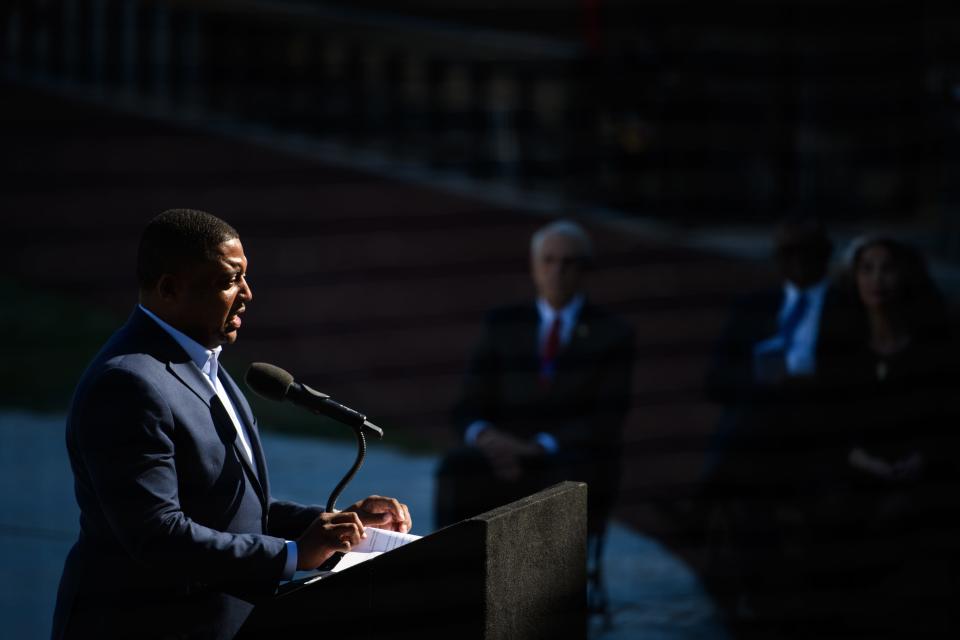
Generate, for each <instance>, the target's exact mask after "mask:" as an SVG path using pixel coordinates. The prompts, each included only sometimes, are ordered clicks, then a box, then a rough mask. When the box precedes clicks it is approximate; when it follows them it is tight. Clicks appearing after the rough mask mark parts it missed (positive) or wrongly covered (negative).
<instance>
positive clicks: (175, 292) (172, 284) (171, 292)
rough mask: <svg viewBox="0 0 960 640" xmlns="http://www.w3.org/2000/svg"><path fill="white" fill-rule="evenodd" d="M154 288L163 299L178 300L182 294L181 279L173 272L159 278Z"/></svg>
mask: <svg viewBox="0 0 960 640" xmlns="http://www.w3.org/2000/svg"><path fill="white" fill-rule="evenodd" d="M154 290H155V291H156V292H157V295H158V296H160V299H161V300H164V301H172V300H176V299H177V297H178V296H179V295H180V280H179V279H178V278H177V277H176V276H175V275H173V274H171V273H165V274H163V275H162V276H160V279H159V280H157V286H156V287H155V289H154Z"/></svg>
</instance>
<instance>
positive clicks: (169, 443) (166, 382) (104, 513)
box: [53, 309, 322, 638]
mask: <svg viewBox="0 0 960 640" xmlns="http://www.w3.org/2000/svg"><path fill="white" fill-rule="evenodd" d="M219 376H220V381H221V383H222V385H223V386H224V388H225V389H226V391H227V393H228V394H229V396H230V398H231V399H232V400H233V404H234V406H235V407H236V409H237V413H238V417H239V419H240V420H241V421H242V422H243V423H244V425H243V426H244V427H245V429H246V431H247V434H248V436H249V440H250V445H251V448H252V450H253V454H254V464H250V463H249V462H248V460H247V458H246V457H245V455H244V454H243V452H242V450H241V448H240V446H241V445H240V443H239V442H238V441H237V432H236V429H235V428H234V425H233V423H232V421H231V420H230V417H229V416H228V415H227V413H226V410H225V409H224V407H223V404H222V403H221V402H220V399H219V398H218V397H217V396H216V394H215V393H214V392H213V389H212V388H211V386H210V385H209V384H208V382H207V381H206V380H205V379H204V374H203V373H202V372H201V371H200V369H199V368H198V367H197V366H196V365H195V364H194V363H193V361H191V360H190V358H189V357H188V356H187V354H186V353H185V352H184V351H183V349H182V348H181V347H180V346H179V345H178V344H177V343H176V342H175V341H174V340H173V339H172V338H171V337H170V336H169V335H168V334H167V333H166V332H165V331H164V330H163V329H161V328H160V326H159V325H157V324H156V322H154V321H153V320H152V319H150V318H149V317H147V316H146V315H145V314H144V313H143V312H142V311H140V310H139V309H137V310H135V311H134V313H133V315H132V316H131V317H130V319H129V320H128V321H127V323H126V324H125V325H124V326H123V327H122V328H121V329H120V330H119V331H118V332H117V333H116V334H114V335H113V337H112V338H111V339H110V340H109V341H108V342H107V344H106V345H105V346H104V348H103V349H102V350H101V351H100V353H99V354H98V355H97V356H96V358H95V359H94V361H93V362H92V363H91V365H90V366H89V368H88V369H87V371H86V372H85V373H84V375H83V377H82V378H81V380H80V383H79V385H78V387H77V390H76V393H75V395H74V399H73V402H72V406H71V408H70V413H69V416H68V418H67V432H66V439H67V451H68V453H69V457H70V464H71V467H72V470H73V474H74V479H75V492H76V498H77V502H78V504H79V506H80V536H79V538H78V540H77V542H76V544H75V545H74V546H73V548H72V549H71V551H70V553H69V555H68V557H67V560H66V563H65V566H64V570H63V576H62V578H61V582H60V589H59V593H58V597H57V608H56V613H55V615H54V625H53V637H54V638H117V637H124V638H126V637H138V638H142V637H148V638H161V637H162V638H231V637H233V636H234V635H235V633H236V632H237V630H238V629H239V628H240V626H241V625H242V624H243V622H244V620H245V619H246V617H247V615H248V614H249V613H250V611H251V610H252V608H253V604H252V603H253V602H254V601H255V600H256V598H257V597H262V596H267V595H270V594H271V593H273V591H274V590H275V588H276V586H277V584H278V581H279V579H280V576H281V573H282V570H283V565H284V561H285V558H286V551H285V544H284V539H285V538H286V539H293V538H296V537H298V536H299V535H300V534H301V533H302V532H303V531H304V530H305V529H306V527H307V526H308V525H309V524H310V523H311V522H312V521H313V519H314V518H315V517H316V516H317V515H318V514H319V513H321V511H322V509H320V508H319V507H304V506H301V505H296V504H293V503H288V502H280V501H274V500H272V499H271V498H270V487H269V482H268V478H267V468H266V462H265V460H264V457H263V451H262V449H261V447H260V439H259V436H258V434H257V425H256V420H255V419H254V417H253V414H252V413H251V411H250V406H249V405H248V404H247V401H246V400H245V399H244V397H243V394H242V393H241V392H240V389H239V388H238V387H237V385H236V383H234V381H233V380H232V379H231V378H230V376H229V375H228V374H227V372H226V371H225V370H224V369H223V368H222V367H221V368H220V373H219Z"/></svg>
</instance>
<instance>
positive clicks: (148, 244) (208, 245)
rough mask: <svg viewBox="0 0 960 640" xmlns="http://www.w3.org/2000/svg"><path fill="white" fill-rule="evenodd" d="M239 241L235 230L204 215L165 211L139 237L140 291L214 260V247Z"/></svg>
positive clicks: (138, 269)
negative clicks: (175, 274)
mask: <svg viewBox="0 0 960 640" xmlns="http://www.w3.org/2000/svg"><path fill="white" fill-rule="evenodd" d="M239 237H240V234H238V233H237V230H236V229H234V228H233V227H231V226H230V225H229V224H227V223H226V222H224V221H223V220H221V219H220V218H218V217H216V216H214V215H211V214H209V213H206V212H204V211H197V210H195V209H169V210H167V211H164V212H163V213H161V214H160V215H158V216H157V217H156V218H154V219H153V220H151V221H150V222H149V224H147V228H146V229H144V230H143V235H142V236H140V248H139V250H138V251H137V281H138V282H139V283H140V289H141V291H148V290H150V289H152V288H153V287H154V286H156V284H157V282H158V281H159V280H160V276H162V275H163V274H165V273H176V272H177V271H179V270H181V269H183V268H184V267H186V266H190V265H192V264H197V263H201V262H204V261H207V260H215V259H216V257H217V255H218V252H217V247H219V246H220V245H221V244H222V243H224V242H226V241H228V240H233V239H234V238H239Z"/></svg>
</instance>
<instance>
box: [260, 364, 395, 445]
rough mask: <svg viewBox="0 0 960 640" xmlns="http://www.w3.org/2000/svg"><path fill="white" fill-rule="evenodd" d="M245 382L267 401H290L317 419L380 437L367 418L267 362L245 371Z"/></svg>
mask: <svg viewBox="0 0 960 640" xmlns="http://www.w3.org/2000/svg"><path fill="white" fill-rule="evenodd" d="M245 379H246V381H247V386H248V387H250V388H251V389H252V390H253V391H254V392H255V393H256V394H257V395H259V396H261V397H264V398H266V399H267V400H275V401H277V402H280V401H282V400H289V401H290V402H292V403H293V404H295V405H298V406H300V407H303V408H304V409H306V410H308V411H312V412H313V413H316V414H318V415H322V416H327V417H328V418H332V419H334V420H336V421H337V422H342V423H343V424H345V425H349V426H351V427H353V428H354V429H358V430H363V429H366V430H367V431H369V432H372V433H375V434H376V435H377V437H378V438H382V437H383V429H381V428H380V427H378V426H377V425H375V424H373V423H372V422H370V421H369V420H367V416H365V415H363V414H362V413H360V412H359V411H354V410H353V409H351V408H350V407H347V406H345V405H342V404H340V403H339V402H337V401H336V400H334V399H333V398H331V397H330V396H328V395H327V394H325V393H320V392H319V391H317V390H316V389H311V388H310V387H308V386H307V385H305V384H301V383H299V382H297V381H296V380H294V379H293V376H292V375H291V374H289V373H288V372H286V371H284V370H283V369H281V368H280V367H277V366H274V365H272V364H267V363H266V362H254V363H253V364H251V365H250V367H249V368H248V369H247V375H246V377H245Z"/></svg>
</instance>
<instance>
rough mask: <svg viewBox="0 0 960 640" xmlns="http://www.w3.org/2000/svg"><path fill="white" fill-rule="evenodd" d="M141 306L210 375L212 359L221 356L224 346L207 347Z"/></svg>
mask: <svg viewBox="0 0 960 640" xmlns="http://www.w3.org/2000/svg"><path fill="white" fill-rule="evenodd" d="M137 306H138V307H140V310H141V311H143V312H144V313H145V314H147V316H149V317H150V318H151V319H152V320H153V321H154V322H156V323H157V324H158V325H160V328H161V329H163V330H164V331H166V332H167V333H168V334H169V335H170V337H171V338H173V339H174V340H176V342H177V344H179V345H180V346H181V347H182V348H183V350H184V351H186V352H187V355H188V356H190V359H191V360H193V362H194V364H196V365H197V367H199V369H200V370H201V371H203V373H204V375H206V376H208V377H209V376H210V367H211V364H212V362H211V361H212V360H216V359H217V358H219V357H220V352H221V351H222V350H223V347H222V346H220V345H217V346H216V347H214V348H213V349H207V348H206V347H205V346H203V345H202V344H200V343H199V342H197V341H196V340H194V339H193V338H191V337H190V336H188V335H187V334H185V333H183V332H182V331H179V330H177V329H175V328H173V327H172V326H170V325H169V324H167V323H166V322H164V321H163V320H161V319H160V318H159V317H157V315H156V314H155V313H153V312H152V311H150V309H147V308H146V307H145V306H143V305H142V304H140V305H137Z"/></svg>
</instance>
